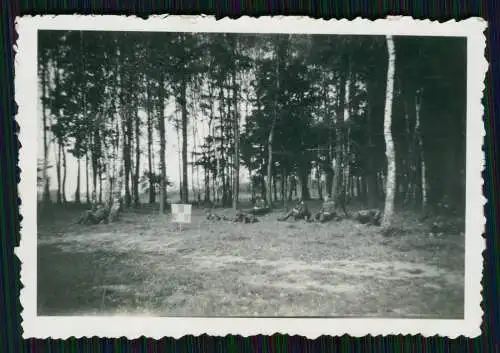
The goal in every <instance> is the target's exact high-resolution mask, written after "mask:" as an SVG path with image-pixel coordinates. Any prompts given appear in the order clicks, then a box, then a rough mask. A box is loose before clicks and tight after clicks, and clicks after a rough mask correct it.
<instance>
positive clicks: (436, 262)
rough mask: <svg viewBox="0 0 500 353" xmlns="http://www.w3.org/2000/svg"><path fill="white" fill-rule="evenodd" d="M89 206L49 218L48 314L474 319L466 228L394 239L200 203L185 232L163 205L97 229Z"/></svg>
mask: <svg viewBox="0 0 500 353" xmlns="http://www.w3.org/2000/svg"><path fill="white" fill-rule="evenodd" d="M219 211H220V212H230V211H229V210H219ZM219 211H218V212H219ZM79 212H80V211H78V210H73V211H61V212H58V213H57V214H55V215H54V217H46V218H44V219H43V220H39V225H38V230H39V234H38V303H37V305H38V312H39V315H82V314H86V315H125V314H126V315H154V316H268V317H272V316H358V317H359V316H363V317H370V316H371V317H374V316H376V317H422V318H462V317H463V313H464V308H463V302H464V281H463V279H464V237H463V235H460V234H456V235H448V236H443V237H429V235H428V234H427V231H426V228H425V227H424V226H423V225H421V224H419V223H418V221H417V216H416V215H414V214H411V213H398V214H397V219H396V224H397V226H398V227H399V228H401V229H403V230H404V231H402V232H401V234H396V235H394V236H391V237H384V236H383V235H381V234H380V233H379V228H377V227H371V226H366V225H361V224H358V223H356V222H354V221H352V220H349V219H346V220H344V221H341V222H337V223H335V222H332V223H326V224H317V223H305V222H300V221H297V222H294V221H289V222H278V221H277V217H278V215H279V213H278V212H279V211H277V212H274V213H273V214H270V215H267V216H264V217H259V219H260V222H258V223H255V224H239V223H231V222H224V221H221V222H214V221H208V220H206V219H205V215H204V212H203V210H197V209H195V210H194V214H193V218H192V223H191V224H189V225H185V226H183V227H182V229H179V228H178V227H177V225H175V224H172V223H171V222H170V215H159V214H158V213H157V212H155V211H154V210H152V209H142V210H137V211H126V212H125V213H124V214H123V215H122V217H121V220H120V221H119V222H118V223H114V224H102V225H94V226H83V225H76V224H75V221H76V219H77V218H78V216H79Z"/></svg>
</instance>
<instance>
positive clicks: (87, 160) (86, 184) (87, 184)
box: [85, 151, 90, 204]
mask: <svg viewBox="0 0 500 353" xmlns="http://www.w3.org/2000/svg"><path fill="white" fill-rule="evenodd" d="M85 186H86V193H85V199H86V203H87V204H88V203H89V202H90V188H89V153H88V151H87V152H85Z"/></svg>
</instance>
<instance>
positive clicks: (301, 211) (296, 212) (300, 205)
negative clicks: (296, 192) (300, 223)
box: [278, 200, 311, 222]
mask: <svg viewBox="0 0 500 353" xmlns="http://www.w3.org/2000/svg"><path fill="white" fill-rule="evenodd" d="M290 217H293V219H294V220H299V219H304V220H305V221H307V222H308V221H309V219H310V218H311V212H310V211H309V209H308V208H307V205H306V203H305V202H304V201H302V200H299V201H298V202H297V204H296V205H295V207H293V208H292V209H291V210H290V211H289V212H288V213H287V214H286V215H285V216H284V217H281V218H278V221H286V220H287V219H288V218H290Z"/></svg>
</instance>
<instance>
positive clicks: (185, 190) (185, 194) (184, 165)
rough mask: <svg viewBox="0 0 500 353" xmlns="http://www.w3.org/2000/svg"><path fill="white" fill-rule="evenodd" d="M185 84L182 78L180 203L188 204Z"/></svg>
mask: <svg viewBox="0 0 500 353" xmlns="http://www.w3.org/2000/svg"><path fill="white" fill-rule="evenodd" d="M186 95H187V82H186V79H185V78H184V79H183V81H182V87H181V102H180V103H181V108H182V202H183V203H185V204H187V203H188V202H189V188H188V167H187V165H188V157H187V139H188V138H187V129H188V112H187V97H186Z"/></svg>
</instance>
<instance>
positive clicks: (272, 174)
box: [38, 31, 467, 214]
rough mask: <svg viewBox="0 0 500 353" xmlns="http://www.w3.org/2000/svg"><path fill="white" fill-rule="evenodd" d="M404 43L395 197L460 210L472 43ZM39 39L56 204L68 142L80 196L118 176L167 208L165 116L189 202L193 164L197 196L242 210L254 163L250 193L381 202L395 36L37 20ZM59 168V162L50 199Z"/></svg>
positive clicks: (397, 97)
mask: <svg viewBox="0 0 500 353" xmlns="http://www.w3.org/2000/svg"><path fill="white" fill-rule="evenodd" d="M394 44H395V74H394V94H393V96H392V97H391V99H392V115H391V121H392V127H391V132H392V138H393V140H394V150H395V162H396V174H395V180H394V181H393V182H394V183H395V203H396V204H399V205H406V206H412V207H416V208H419V209H427V208H428V207H433V206H436V205H438V204H442V203H443V202H445V203H446V204H447V206H448V208H450V209H454V210H457V211H459V212H460V214H462V213H463V212H464V211H463V210H464V202H465V133H466V125H465V124H466V86H467V84H466V40H465V38H452V37H450V38H441V37H440V38H437V37H394ZM38 50H39V52H38V74H39V87H40V92H41V112H42V118H41V120H42V124H43V128H44V133H43V146H44V148H43V151H42V153H41V154H40V156H39V157H40V158H39V175H40V178H39V180H40V186H41V189H43V201H44V202H52V203H53V202H56V203H60V204H62V203H65V202H66V201H67V199H68V198H67V196H66V195H65V193H66V192H65V183H66V177H67V173H66V160H67V157H68V154H71V155H72V156H73V157H74V158H76V159H77V161H78V174H77V178H78V182H77V189H76V190H75V198H74V200H75V201H76V202H77V203H79V202H81V200H83V199H85V200H86V202H88V201H89V200H90V199H92V195H95V196H94V197H95V198H96V199H99V200H101V201H103V199H106V198H108V197H109V196H108V194H107V192H108V193H109V189H111V190H114V189H116V188H119V189H120V190H123V193H124V204H125V205H126V206H128V207H131V206H139V204H140V202H141V200H142V198H141V194H146V195H147V200H148V201H149V202H150V203H156V202H159V203H160V209H161V211H163V210H164V208H165V204H166V202H167V193H166V188H167V186H169V185H170V183H169V180H168V176H167V171H168V166H167V165H166V156H165V154H166V153H167V148H166V146H167V141H166V137H165V136H166V134H165V130H166V124H173V125H174V126H175V128H176V130H177V131H178V133H179V140H180V141H181V144H182V149H181V153H180V156H179V159H180V167H181V168H180V169H181V171H182V177H181V183H180V185H179V188H180V194H181V200H182V201H183V202H189V201H190V200H189V199H188V198H189V195H190V192H189V187H190V184H191V186H192V187H194V185H193V181H190V180H188V179H189V178H188V168H192V170H193V172H192V173H196V174H198V175H199V176H200V179H201V180H202V182H201V185H202V187H201V188H200V190H198V192H197V193H195V194H194V195H195V199H196V201H198V200H202V201H203V200H205V201H212V202H219V203H222V204H225V205H230V204H231V203H232V204H233V206H235V207H236V204H237V202H238V199H239V196H238V193H239V190H240V180H239V175H240V171H241V170H242V169H245V170H246V171H247V174H248V175H249V176H250V178H249V179H250V181H251V183H250V190H251V193H252V195H253V196H255V195H262V197H264V198H265V199H266V200H268V201H269V202H270V203H274V204H277V203H285V204H286V202H288V201H290V200H292V199H293V198H295V197H302V198H303V199H308V198H310V197H311V195H312V194H313V193H312V192H311V191H312V190H314V195H317V196H320V197H324V196H325V195H331V196H333V197H334V198H335V199H336V200H338V201H339V202H343V203H349V202H354V201H358V202H360V203H363V204H366V205H367V206H370V207H377V206H379V205H380V204H381V203H382V202H384V198H385V196H384V195H385V190H386V187H387V183H390V182H391V180H387V157H386V153H385V151H386V142H385V138H386V137H387V136H384V108H385V104H386V88H387V67H388V51H387V42H386V38H385V37H384V36H333V35H285V34H272V35H271V34H269V35H262V34H259V35H252V34H204V33H145V32H97V31H96V32H91V31H89V32H79V31H40V32H39V37H38ZM167 105H174V106H175V111H176V114H175V116H174V117H172V116H170V115H169V116H167V114H165V110H166V106H167ZM201 122H203V123H204V124H205V125H206V126H207V127H208V133H207V134H206V136H204V138H203V140H202V141H197V142H196V141H195V146H194V149H193V150H192V151H191V155H189V153H188V142H187V141H188V135H189V134H190V133H191V132H190V131H191V127H193V126H195V125H196V124H201ZM158 141H159V142H158ZM158 143H159V146H158ZM142 146H147V148H143V147H142ZM155 147H159V154H157V152H156V151H157V150H156V149H155ZM49 148H50V149H51V150H53V151H55V153H54V154H55V162H54V163H51V162H50V161H48V157H47V156H48V151H49ZM189 161H192V162H189ZM193 161H194V162H193ZM52 164H54V165H52ZM145 166H147V167H145ZM48 168H55V170H56V175H57V180H56V183H57V194H56V199H53V200H51V199H50V198H51V197H50V195H51V193H50V190H49V183H48V177H47V172H46V171H47V169H48ZM194 170H196V172H194ZM192 175H194V174H192ZM80 180H81V182H80ZM311 180H312V181H311ZM106 183H109V185H108V186H106ZM106 190H108V191H106ZM191 195H193V194H191ZM191 201H193V200H191Z"/></svg>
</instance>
